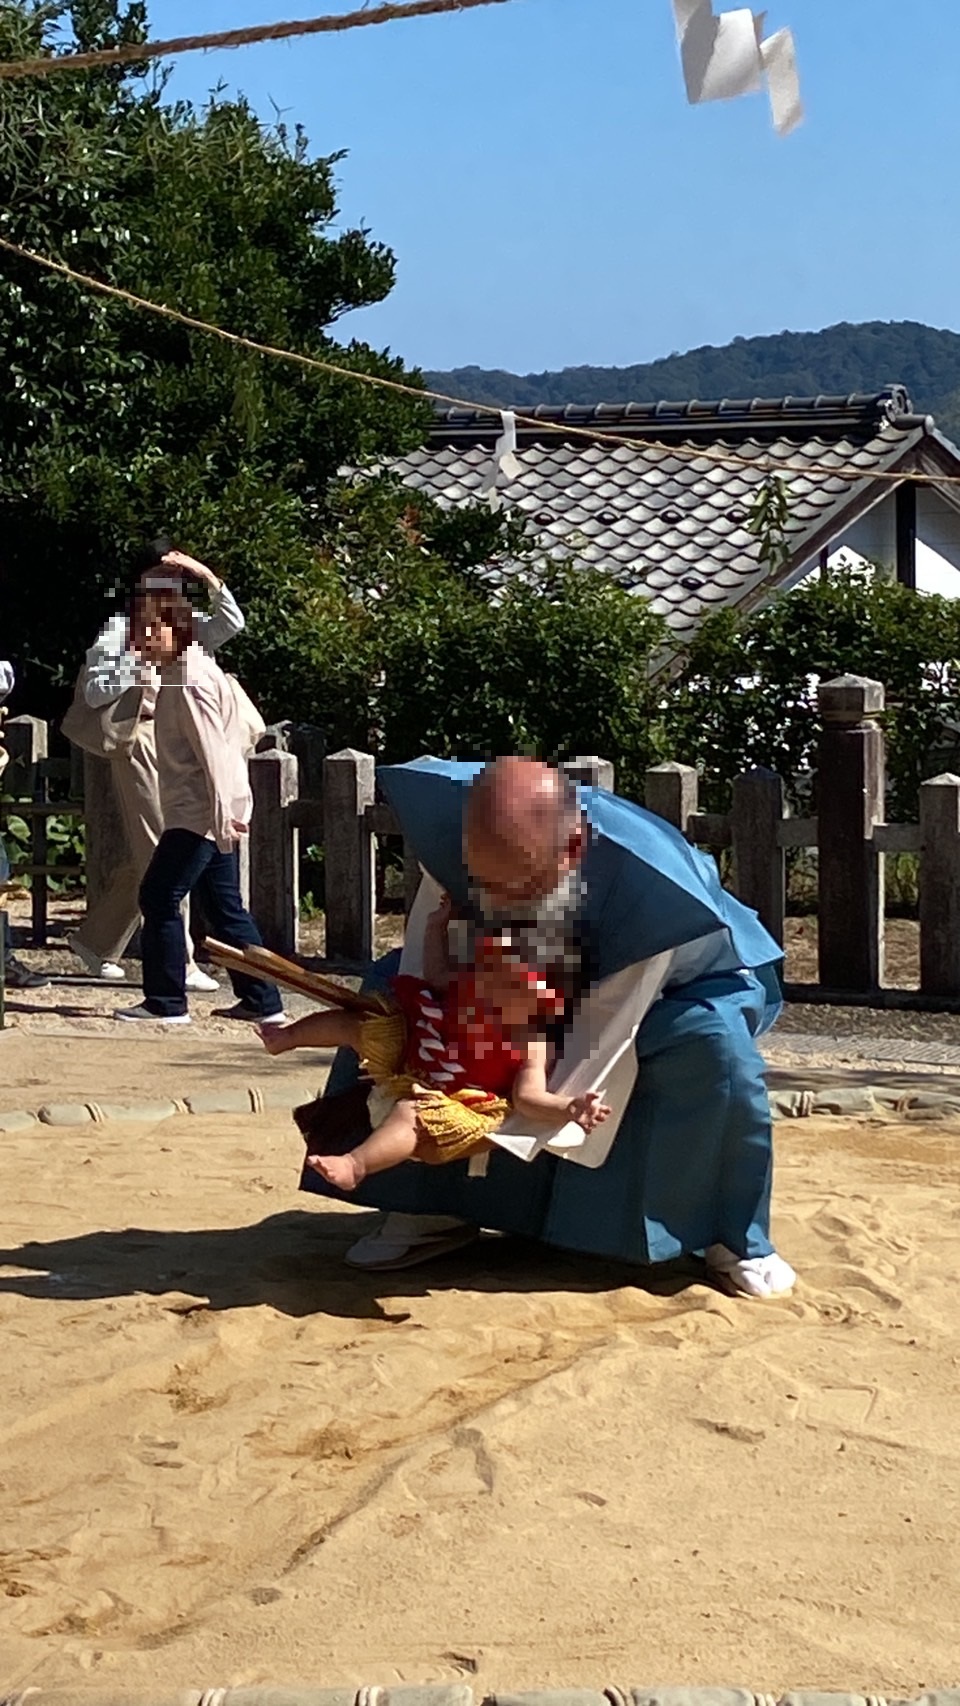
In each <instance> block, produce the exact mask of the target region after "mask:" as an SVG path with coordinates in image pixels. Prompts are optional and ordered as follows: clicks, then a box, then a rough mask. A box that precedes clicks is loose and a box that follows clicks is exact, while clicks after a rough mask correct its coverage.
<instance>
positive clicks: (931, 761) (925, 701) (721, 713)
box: [661, 566, 960, 818]
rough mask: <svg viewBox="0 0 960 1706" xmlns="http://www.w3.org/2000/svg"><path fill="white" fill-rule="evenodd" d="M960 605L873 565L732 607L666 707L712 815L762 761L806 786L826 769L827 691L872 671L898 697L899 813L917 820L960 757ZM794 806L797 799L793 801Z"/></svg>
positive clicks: (894, 713) (894, 799)
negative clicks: (926, 783) (745, 611)
mask: <svg viewBox="0 0 960 1706" xmlns="http://www.w3.org/2000/svg"><path fill="white" fill-rule="evenodd" d="M958 660H960V602H958V601H956V600H953V599H946V598H938V597H930V596H928V595H926V594H923V593H918V592H913V591H911V590H910V589H909V588H907V587H903V586H899V585H898V584H897V583H896V582H893V581H890V580H889V579H888V578H887V577H886V576H885V575H882V574H878V573H876V572H875V570H873V569H872V568H871V567H869V566H868V567H866V568H864V569H857V568H850V569H846V570H844V571H843V572H842V573H835V574H833V575H832V576H831V577H830V578H829V579H825V580H813V579H812V580H809V581H808V582H806V583H805V584H804V585H803V586H801V587H799V588H797V590H796V591H794V592H791V593H788V594H786V595H783V596H781V597H780V598H778V599H776V600H775V601H774V602H773V603H772V604H770V605H768V606H767V607H766V608H765V609H763V610H760V611H758V612H756V613H755V614H752V615H749V616H746V617H739V616H737V614H736V613H735V612H732V611H721V612H719V613H717V614H716V615H713V616H711V617H709V618H708V619H707V621H706V622H705V623H704V624H703V626H702V628H701V629H700V631H699V633H698V634H697V635H696V637H695V639H694V640H693V642H692V644H691V646H690V649H689V652H688V654H687V658H686V662H685V667H684V670H683V673H682V675H681V676H680V678H679V679H678V680H677V681H676V682H675V683H674V684H673V685H672V687H671V688H670V690H669V691H668V692H667V693H665V694H664V696H663V698H662V700H661V716H662V718H663V734H662V739H663V743H664V746H665V747H666V748H668V749H669V755H670V757H671V758H675V759H678V760H680V761H681V762H685V763H688V764H696V765H697V766H698V767H699V768H700V770H701V772H702V775H703V778H704V784H705V797H706V800H707V804H708V807H709V808H710V809H716V810H723V809H726V807H727V806H728V805H729V786H730V783H731V781H732V780H733V778H734V777H735V776H737V775H739V774H740V773H741V772H742V771H744V770H748V769H750V768H752V767H753V766H754V765H766V766H768V767H769V768H770V769H771V770H776V771H777V772H778V773H779V774H780V775H781V776H783V778H784V780H785V781H786V782H787V783H788V784H794V785H796V783H797V782H799V783H800V786H801V797H802V792H803V779H804V777H806V778H807V781H809V780H810V778H811V773H812V772H813V771H814V770H815V764H816V748H817V742H818V740H819V736H820V719H819V715H818V711H817V686H818V684H819V683H820V682H821V681H829V680H831V679H832V678H834V677H836V676H838V675H844V674H848V673H850V674H854V675H866V676H870V677H872V678H873V679H874V680H876V681H880V682H882V684H883V686H884V688H885V689H886V694H887V710H886V713H885V719H884V722H885V728H886V733H887V742H888V747H887V750H888V766H887V773H888V810H889V812H890V814H891V817H893V816H895V815H898V816H900V817H901V818H909V817H911V816H912V815H913V814H914V813H915V812H916V809H917V789H918V787H919V785H920V783H921V782H922V781H923V780H924V778H925V777H928V776H931V775H935V774H936V773H937V772H938V771H941V770H943V769H944V768H956V767H957V763H958V758H960V661H958ZM794 797H795V799H796V798H797V794H796V792H795V794H794Z"/></svg>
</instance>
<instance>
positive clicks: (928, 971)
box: [920, 776, 960, 997]
mask: <svg viewBox="0 0 960 1706" xmlns="http://www.w3.org/2000/svg"><path fill="white" fill-rule="evenodd" d="M920 844H921V853H920V988H921V989H922V991H923V993H924V995H949V996H953V997H956V996H958V995H960V777H958V776H934V777H933V779H932V781H930V782H923V783H921V786H920Z"/></svg>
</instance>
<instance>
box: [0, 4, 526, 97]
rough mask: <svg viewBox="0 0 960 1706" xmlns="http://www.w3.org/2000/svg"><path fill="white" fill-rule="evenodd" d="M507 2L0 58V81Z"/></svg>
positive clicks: (365, 12) (409, 7)
mask: <svg viewBox="0 0 960 1706" xmlns="http://www.w3.org/2000/svg"><path fill="white" fill-rule="evenodd" d="M509 4H510V0H402V3H401V4H398V5H384V6H364V7H361V9H360V10H359V11H356V12H341V13H339V14H333V15H332V16H325V17H322V18H294V19H292V20H291V21H290V22H289V23H284V24H252V25H251V26H250V27H249V29H239V30H218V31H216V32H214V33H213V34H210V35H202V36H173V37H171V39H170V40H169V41H147V42H124V43H123V45H122V46H121V47H105V48H98V49H97V50H95V51H91V52H89V53H58V54H45V55H44V56H43V57H42V58H38V59H10V60H0V78H14V77H49V76H52V75H53V73H54V72H57V71H89V70H91V69H92V68H93V67H95V66H100V65H135V64H136V63H137V62H138V61H140V60H144V59H166V58H172V57H173V55H175V54H178V53H198V52H200V51H201V49H207V48H212V47H249V46H250V45H251V44H252V43H254V42H260V41H289V40H290V39H291V37H293V36H319V35H335V34H339V33H341V32H342V31H344V30H360V29H369V28H370V27H371V26H373V25H376V24H393V23H396V22H398V21H399V20H400V19H403V18H432V17H435V16H437V15H438V14H439V13H441V12H469V11H472V10H473V9H474V8H475V7H477V6H507V5H509Z"/></svg>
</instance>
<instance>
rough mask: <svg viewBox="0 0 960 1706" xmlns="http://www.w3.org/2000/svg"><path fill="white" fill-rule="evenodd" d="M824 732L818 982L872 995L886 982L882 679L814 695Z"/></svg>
mask: <svg viewBox="0 0 960 1706" xmlns="http://www.w3.org/2000/svg"><path fill="white" fill-rule="evenodd" d="M817 698H818V701H819V705H820V715H821V717H822V718H823V734H822V736H821V739H820V756H819V764H818V780H817V798H818V805H817V818H818V824H819V832H818V843H819V874H820V902H819V912H820V983H821V984H822V985H823V987H824V988H825V989H835V990H837V991H844V992H847V993H850V994H854V993H857V994H869V993H871V991H873V990H876V989H878V988H879V987H880V984H881V983H882V981H883V932H884V916H883V898H884V897H883V854H882V853H880V852H879V851H878V850H877V847H876V845H875V843H874V839H873V831H874V829H875V827H876V825H877V824H879V823H882V822H883V817H884V736H883V730H882V729H881V727H880V724H879V723H878V722H876V721H875V720H874V719H875V717H876V716H877V715H878V714H879V713H881V712H882V711H883V708H884V693H883V687H882V686H881V684H880V682H879V681H871V680H869V679H868V678H867V677H866V676H860V675H841V676H839V677H838V678H837V680H836V681H825V682H823V684H822V685H821V687H820V689H819V692H818V695H817Z"/></svg>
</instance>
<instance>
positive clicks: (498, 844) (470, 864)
mask: <svg viewBox="0 0 960 1706" xmlns="http://www.w3.org/2000/svg"><path fill="white" fill-rule="evenodd" d="M465 853H466V863H467V869H468V871H469V873H470V879H471V883H472V884H473V885H474V888H475V889H476V891H477V898H478V900H479V901H480V903H481V905H482V906H483V909H484V911H487V912H491V913H502V914H503V915H504V916H505V917H510V916H520V915H522V914H523V913H524V911H525V910H532V911H536V910H537V908H538V907H539V904H540V903H541V902H542V901H543V900H544V899H546V898H547V897H549V896H551V895H553V894H555V893H556V892H557V891H558V890H560V889H562V888H563V887H564V885H565V882H566V879H567V878H568V877H569V875H570V873H571V871H572V870H573V869H574V867H575V866H576V865H578V864H579V862H580V858H581V855H582V853H583V830H582V828H581V826H580V825H579V824H578V825H577V826H576V828H575V830H573V832H572V833H571V834H570V836H569V837H568V838H567V840H566V841H565V842H564V843H563V845H562V846H561V847H560V848H559V849H557V848H556V847H555V846H554V845H552V844H551V843H549V842H548V843H543V842H541V844H540V845H539V846H537V845H533V846H523V845H521V844H520V843H519V842H517V841H514V842H508V841H506V840H505V839H503V838H502V837H501V836H498V835H496V834H495V833H493V832H491V831H489V830H487V829H485V828H482V827H480V826H479V825H476V824H472V825H469V826H468V829H467V837H466V846H465Z"/></svg>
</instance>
